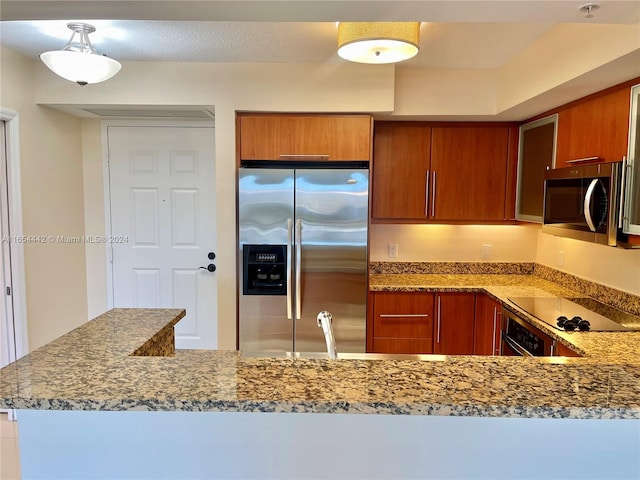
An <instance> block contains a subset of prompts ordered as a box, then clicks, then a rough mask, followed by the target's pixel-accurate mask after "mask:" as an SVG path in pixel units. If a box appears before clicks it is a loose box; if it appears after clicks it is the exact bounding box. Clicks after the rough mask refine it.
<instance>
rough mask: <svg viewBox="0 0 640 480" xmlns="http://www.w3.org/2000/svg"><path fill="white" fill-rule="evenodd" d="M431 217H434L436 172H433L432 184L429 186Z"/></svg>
mask: <svg viewBox="0 0 640 480" xmlns="http://www.w3.org/2000/svg"><path fill="white" fill-rule="evenodd" d="M431 216H432V217H435V216H436V171H435V170H434V171H433V183H432V184H431Z"/></svg>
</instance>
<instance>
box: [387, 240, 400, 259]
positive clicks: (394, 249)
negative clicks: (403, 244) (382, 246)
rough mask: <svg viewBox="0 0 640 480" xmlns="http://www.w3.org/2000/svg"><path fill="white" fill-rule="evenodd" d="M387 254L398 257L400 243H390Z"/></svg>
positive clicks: (390, 256)
mask: <svg viewBox="0 0 640 480" xmlns="http://www.w3.org/2000/svg"><path fill="white" fill-rule="evenodd" d="M387 255H389V258H398V244H397V243H390V244H389V245H388V246H387Z"/></svg>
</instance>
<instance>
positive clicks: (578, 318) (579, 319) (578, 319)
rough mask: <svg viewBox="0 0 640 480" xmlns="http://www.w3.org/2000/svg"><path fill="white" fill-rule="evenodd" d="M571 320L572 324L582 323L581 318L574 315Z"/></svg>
mask: <svg viewBox="0 0 640 480" xmlns="http://www.w3.org/2000/svg"><path fill="white" fill-rule="evenodd" d="M571 320H573V321H574V322H576V324H577V323H580V322H581V321H582V317H578V316H577V315H576V316H575V317H573V318H571Z"/></svg>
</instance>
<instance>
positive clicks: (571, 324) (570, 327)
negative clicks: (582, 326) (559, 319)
mask: <svg viewBox="0 0 640 480" xmlns="http://www.w3.org/2000/svg"><path fill="white" fill-rule="evenodd" d="M577 326H578V322H577V321H576V317H573V318H572V319H570V320H567V321H566V322H564V325H562V327H563V328H564V329H565V330H566V331H567V332H573V331H574V330H575V329H576V327H577Z"/></svg>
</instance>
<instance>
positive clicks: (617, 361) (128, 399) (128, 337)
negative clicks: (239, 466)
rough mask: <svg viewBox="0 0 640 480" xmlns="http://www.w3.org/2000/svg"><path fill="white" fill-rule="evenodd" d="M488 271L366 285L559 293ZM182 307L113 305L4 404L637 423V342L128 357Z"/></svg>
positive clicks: (4, 395) (27, 363)
mask: <svg viewBox="0 0 640 480" xmlns="http://www.w3.org/2000/svg"><path fill="white" fill-rule="evenodd" d="M491 277H492V278H491V279H486V280H483V279H481V278H480V277H478V278H476V279H473V278H471V277H470V276H467V277H465V278H455V277H447V276H444V277H442V278H440V276H439V278H440V280H441V281H442V283H439V284H436V282H435V280H436V279H435V277H433V278H432V277H429V278H426V277H425V278H418V277H413V276H411V277H405V278H404V279H401V278H400V277H394V278H390V279H389V278H387V279H385V278H384V277H373V278H372V281H371V288H372V289H373V290H375V289H396V288H403V289H427V290H428V289H436V288H437V289H439V290H442V289H443V288H453V289H460V288H469V289H474V290H475V291H486V292H487V293H488V294H489V295H492V296H494V297H495V298H498V299H503V298H504V297H505V296H506V295H514V294H515V293H513V292H517V293H518V294H520V293H523V294H524V293H526V294H530V293H532V294H539V295H550V294H555V293H560V292H562V287H559V286H557V285H553V284H548V283H544V282H543V283H540V282H539V280H538V279H536V278H532V276H526V275H523V276H522V278H520V277H518V276H513V275H510V276H506V277H508V278H502V279H501V278H498V277H500V276H496V275H492V276H491ZM516 277H518V278H516ZM527 277H528V278H527ZM427 280H428V281H427ZM480 280H483V281H480ZM489 280H491V282H489ZM447 282H449V283H447ZM458 282H461V283H464V285H460V284H459V283H458ZM400 283H402V285H401V284H400ZM409 283H411V285H409ZM453 283H456V285H455V286H452V285H453ZM489 283H491V285H489ZM558 289H560V290H558ZM184 314H185V312H184V311H183V310H175V309H165V310H160V309H159V310H150V309H114V310H111V311H109V312H107V313H105V314H104V315H101V316H99V317H98V318H96V319H94V320H92V321H90V322H87V323H86V324H84V325H82V326H81V327H79V328H77V329H75V330H73V331H72V332H70V333H68V334H66V335H64V336H62V337H60V338H59V339H57V340H55V341H54V342H51V343H50V344H48V345H46V346H44V347H42V348H40V349H38V350H35V351H34V352H32V353H30V354H29V355H27V356H25V357H23V358H22V359H20V360H19V361H18V362H15V363H13V364H11V365H8V366H7V367H5V368H3V369H2V370H0V408H18V409H53V410H55V409H64V410H149V411H154V410H163V411H172V410H182V411H213V412H216V411H232V412H311V413H369V414H411V415H467V416H500V417H537V418H634V419H640V364H638V361H637V360H635V361H632V360H634V359H633V358H632V357H638V355H637V353H638V344H634V343H633V341H630V343H629V344H628V346H630V347H634V348H635V350H634V351H630V352H626V353H624V352H623V353H621V356H620V357H616V358H614V357H613V356H611V357H606V358H600V359H598V355H599V354H598V352H599V350H598V348H601V347H600V346H599V344H598V345H596V346H591V345H590V344H587V343H585V344H583V345H582V346H581V347H580V348H582V349H584V350H585V353H586V354H587V356H586V357H585V358H576V359H571V358H564V357H562V358H521V357H477V356H476V357H472V356H436V355H433V356H428V358H429V361H415V360H328V359H305V358H301V359H275V358H248V357H243V356H242V354H241V353H240V352H236V351H203V350H201V351H198V350H177V351H176V352H175V354H170V355H168V356H159V354H158V353H156V354H155V355H156V356H153V355H154V353H149V352H152V351H153V349H151V350H149V352H147V354H146V355H139V354H138V355H132V354H133V353H134V352H138V353H139V352H142V351H145V349H143V348H141V346H143V345H151V344H153V343H154V341H156V340H158V339H161V338H167V336H169V337H170V335H168V334H170V333H172V330H173V325H175V323H177V321H178V320H179V319H180V318H182V317H183V316H184ZM623 335H629V334H623ZM636 340H638V337H637V336H636ZM603 342H604V341H603ZM596 343H598V342H596ZM638 343H640V342H638ZM592 348H593V350H591V349H592ZM150 355H151V356H150Z"/></svg>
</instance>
